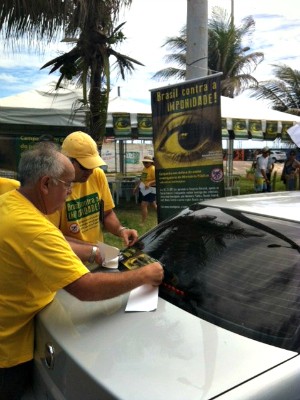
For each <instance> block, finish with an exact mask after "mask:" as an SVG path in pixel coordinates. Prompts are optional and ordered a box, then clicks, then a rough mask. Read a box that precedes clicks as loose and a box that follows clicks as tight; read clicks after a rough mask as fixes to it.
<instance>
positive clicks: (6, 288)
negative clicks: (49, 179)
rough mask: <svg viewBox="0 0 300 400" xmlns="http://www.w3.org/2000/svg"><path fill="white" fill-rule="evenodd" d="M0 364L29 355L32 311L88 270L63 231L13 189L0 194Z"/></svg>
mask: <svg viewBox="0 0 300 400" xmlns="http://www.w3.org/2000/svg"><path fill="white" fill-rule="evenodd" d="M0 209H1V224H0V260H1V263H0V368H3V367H11V366H14V365H17V364H20V363H23V362H26V361H29V360H31V359H32V358H33V343H34V322H33V321H34V316H35V315H36V313H38V312H39V311H40V310H41V309H43V308H44V307H45V306H46V305H47V304H49V303H50V302H51V301H52V300H53V298H54V296H55V293H56V292H57V290H59V289H61V288H63V287H65V286H66V285H68V284H70V283H72V282H74V281H75V280H77V279H78V278H80V277H81V276H83V275H85V274H86V273H88V272H89V271H88V269H87V268H86V267H85V266H84V265H83V264H82V262H81V261H80V260H79V258H78V257H77V256H76V255H75V254H74V253H73V251H72V250H71V248H70V246H69V244H68V243H67V241H66V240H65V239H64V237H63V235H62V233H61V232H60V231H59V229H57V228H56V227H55V226H54V225H53V224H51V223H50V222H49V221H48V220H47V218H45V216H44V215H43V214H42V213H41V212H40V211H39V210H38V209H37V208H35V207H34V205H33V204H32V203H31V202H30V201H28V200H27V199H26V198H25V197H24V196H22V195H21V194H20V193H19V192H18V191H17V190H13V191H10V192H7V193H5V194H3V195H2V196H0Z"/></svg>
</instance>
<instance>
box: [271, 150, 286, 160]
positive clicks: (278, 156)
mask: <svg viewBox="0 0 300 400" xmlns="http://www.w3.org/2000/svg"><path fill="white" fill-rule="evenodd" d="M270 157H272V158H273V159H274V161H275V162H284V161H285V160H286V159H287V156H286V152H285V151H280V150H270Z"/></svg>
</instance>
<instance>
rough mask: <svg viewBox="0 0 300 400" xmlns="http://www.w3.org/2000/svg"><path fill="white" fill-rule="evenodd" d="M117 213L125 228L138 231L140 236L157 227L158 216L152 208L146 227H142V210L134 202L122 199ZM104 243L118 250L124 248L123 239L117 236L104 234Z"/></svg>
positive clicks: (149, 210)
mask: <svg viewBox="0 0 300 400" xmlns="http://www.w3.org/2000/svg"><path fill="white" fill-rule="evenodd" d="M115 213H116V214H117V217H118V218H119V220H120V222H121V224H122V225H123V226H127V227H128V228H132V229H136V230H137V231H138V233H139V236H142V235H143V234H144V233H145V232H148V231H149V230H150V229H151V228H153V227H155V226H156V225H157V214H156V212H155V210H153V208H152V207H151V206H149V207H148V218H147V220H146V222H145V224H144V225H141V220H142V217H141V209H140V205H139V204H136V203H135V201H134V200H132V201H128V202H127V201H126V200H125V199H120V203H119V204H118V206H116V208H115ZM104 242H105V243H107V244H109V245H111V246H115V247H118V248H123V247H124V244H123V241H122V239H121V238H118V237H117V236H115V235H112V234H110V233H107V232H104Z"/></svg>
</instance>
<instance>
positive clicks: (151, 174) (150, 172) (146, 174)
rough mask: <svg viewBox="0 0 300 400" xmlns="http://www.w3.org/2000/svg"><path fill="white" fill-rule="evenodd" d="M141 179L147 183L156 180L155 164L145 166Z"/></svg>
mask: <svg viewBox="0 0 300 400" xmlns="http://www.w3.org/2000/svg"><path fill="white" fill-rule="evenodd" d="M141 181H142V182H143V183H144V184H145V185H146V184H147V183H149V182H151V181H155V166H154V165H151V166H150V167H148V168H144V169H143V171H142V175H141Z"/></svg>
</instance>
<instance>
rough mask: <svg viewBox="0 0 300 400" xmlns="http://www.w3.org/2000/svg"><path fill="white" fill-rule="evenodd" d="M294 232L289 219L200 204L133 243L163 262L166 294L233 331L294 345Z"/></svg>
mask: <svg viewBox="0 0 300 400" xmlns="http://www.w3.org/2000/svg"><path fill="white" fill-rule="evenodd" d="M199 208H200V206H199ZM299 238H300V229H299V224H296V223H293V222H288V221H282V220H279V219H275V218H268V217H262V216H257V215H250V214H246V213H241V212H233V211H230V210H220V209H215V208H201V209H199V210H187V211H184V212H182V213H181V214H180V215H179V216H178V217H176V218H175V219H171V220H168V221H166V222H165V223H163V224H160V225H158V227H157V228H156V229H155V230H153V231H151V232H150V233H149V234H147V235H146V236H144V237H143V238H141V241H140V242H139V243H138V247H140V249H142V250H143V252H144V253H146V254H148V255H149V256H151V257H153V258H155V259H157V260H159V261H160V262H161V263H162V264H163V265H164V268H165V280H164V283H163V284H162V285H161V287H160V296H162V297H163V298H165V299H166V300H168V301H170V302H171V303H173V304H175V305H176V306H178V307H181V308H182V309H184V310H186V311H188V312H190V313H192V314H194V315H196V316H199V317H201V318H203V319H205V320H207V321H210V322H212V323H214V324H216V325H218V326H221V327H223V328H226V329H229V330H231V331H233V332H236V333H239V334H242V335H244V336H247V337H250V338H252V339H255V340H259V341H261V342H264V343H268V344H271V345H275V346H278V347H282V348H285V349H288V350H294V351H299V348H300V340H299V339H300V337H299V327H300V253H299V246H298V244H299V242H300V240H299Z"/></svg>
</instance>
